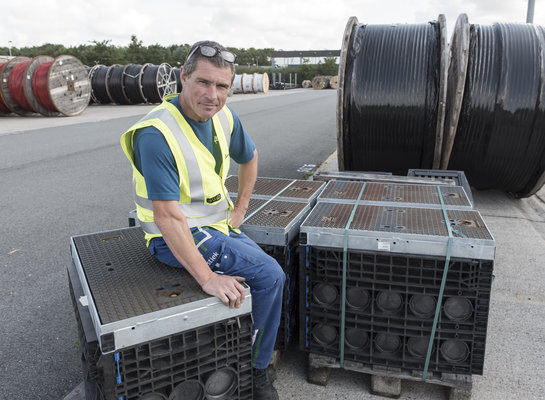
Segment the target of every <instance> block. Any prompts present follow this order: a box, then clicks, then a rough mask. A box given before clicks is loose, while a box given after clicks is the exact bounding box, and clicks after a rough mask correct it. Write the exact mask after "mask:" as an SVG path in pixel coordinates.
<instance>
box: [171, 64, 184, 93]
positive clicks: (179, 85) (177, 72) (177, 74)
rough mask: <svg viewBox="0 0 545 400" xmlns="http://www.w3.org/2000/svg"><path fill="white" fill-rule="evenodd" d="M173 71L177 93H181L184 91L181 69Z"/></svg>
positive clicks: (173, 69)
mask: <svg viewBox="0 0 545 400" xmlns="http://www.w3.org/2000/svg"><path fill="white" fill-rule="evenodd" d="M172 71H174V76H175V77H176V93H180V92H181V91H182V78H181V76H180V74H181V71H180V68H172Z"/></svg>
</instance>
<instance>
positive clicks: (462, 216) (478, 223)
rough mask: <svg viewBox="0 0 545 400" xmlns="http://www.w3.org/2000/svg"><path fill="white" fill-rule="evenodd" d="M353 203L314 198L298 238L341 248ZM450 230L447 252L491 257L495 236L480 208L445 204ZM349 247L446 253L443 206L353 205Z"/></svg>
mask: <svg viewBox="0 0 545 400" xmlns="http://www.w3.org/2000/svg"><path fill="white" fill-rule="evenodd" d="M353 208H354V205H353V204H335V203H324V202H318V203H317V204H316V206H315V207H314V208H313V209H312V211H311V212H310V214H309V215H308V217H307V218H306V219H305V221H303V223H302V224H301V228H300V232H301V243H303V244H306V245H310V246H320V247H330V248H331V247H333V248H341V249H342V248H344V237H345V229H346V225H347V222H348V220H349V218H350V215H351V213H352V210H353ZM446 213H447V217H448V219H449V223H450V225H451V227H452V228H453V229H455V230H456V231H457V233H454V234H453V240H452V248H451V257H457V258H472V259H473V258H475V259H485V260H493V259H494V253H495V242H494V239H493V237H492V235H491V234H490V231H489V230H488V228H487V226H486V224H485V223H484V221H483V219H482V217H481V215H480V213H479V212H478V211H474V210H469V211H467V210H446ZM347 234H348V235H347V240H348V249H351V250H362V251H380V252H391V253H401V254H418V255H430V256H439V257H445V256H446V254H447V245H448V239H449V234H448V229H447V226H446V223H445V219H444V215H443V210H441V209H431V208H416V207H392V206H374V205H358V206H357V208H356V211H355V214H354V219H353V221H352V222H351V224H350V226H349V227H348V232H347Z"/></svg>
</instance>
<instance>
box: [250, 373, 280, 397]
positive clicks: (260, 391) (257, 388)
mask: <svg viewBox="0 0 545 400" xmlns="http://www.w3.org/2000/svg"><path fill="white" fill-rule="evenodd" d="M252 373H253V378H254V400H278V392H277V391H276V389H275V388H274V386H273V385H272V383H271V381H270V379H269V373H267V368H265V369H257V368H254V369H253V371H252Z"/></svg>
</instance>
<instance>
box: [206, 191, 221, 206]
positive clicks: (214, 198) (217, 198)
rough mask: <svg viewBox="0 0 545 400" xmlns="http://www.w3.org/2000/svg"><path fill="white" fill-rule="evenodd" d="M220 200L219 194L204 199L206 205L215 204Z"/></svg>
mask: <svg viewBox="0 0 545 400" xmlns="http://www.w3.org/2000/svg"><path fill="white" fill-rule="evenodd" d="M219 200H221V193H218V194H217V195H215V196H214V197H209V198H207V199H206V202H207V203H208V204H212V203H215V202H216V201H219Z"/></svg>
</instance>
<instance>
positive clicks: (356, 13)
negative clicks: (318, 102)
mask: <svg viewBox="0 0 545 400" xmlns="http://www.w3.org/2000/svg"><path fill="white" fill-rule="evenodd" d="M535 3H536V4H535V12H534V23H535V24H538V25H543V26H545V0H535ZM527 9H528V0H381V1H371V0H330V1H324V0H312V1H310V0H307V1H300V0H266V1H263V0H237V1H233V0H192V1H187V0H176V1H173V0H130V1H118V0H40V1H38V0H19V1H18V0H0V10H1V11H0V12H1V14H0V47H9V46H10V45H11V46H13V47H31V46H39V45H42V44H45V43H54V44H63V45H65V46H66V47H70V46H78V45H81V44H91V43H92V42H93V41H98V42H101V41H104V40H108V41H110V43H111V44H113V45H116V46H127V45H128V44H129V43H130V38H131V35H136V37H137V38H138V40H141V41H142V42H143V45H144V46H149V45H153V44H160V45H162V46H169V45H173V44H186V43H187V44H193V43H194V42H196V41H199V40H205V39H209V40H215V41H217V42H219V43H221V44H223V45H224V46H227V47H236V48H250V47H254V48H273V49H275V50H324V49H327V50H335V49H341V47H342V40H343V34H344V31H345V28H346V24H347V22H348V20H349V19H350V17H356V18H357V21H358V23H361V24H378V25H385V24H396V23H401V24H423V23H426V22H428V21H434V20H437V18H438V16H439V14H443V15H445V17H446V21H447V39H448V40H449V41H450V36H451V34H452V31H453V30H454V26H455V23H456V19H457V18H458V16H459V15H460V14H462V13H465V14H467V16H468V20H469V23H470V24H478V25H489V24H493V23H495V22H505V23H525V22H526V15H527ZM10 41H11V43H9V42H10Z"/></svg>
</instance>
